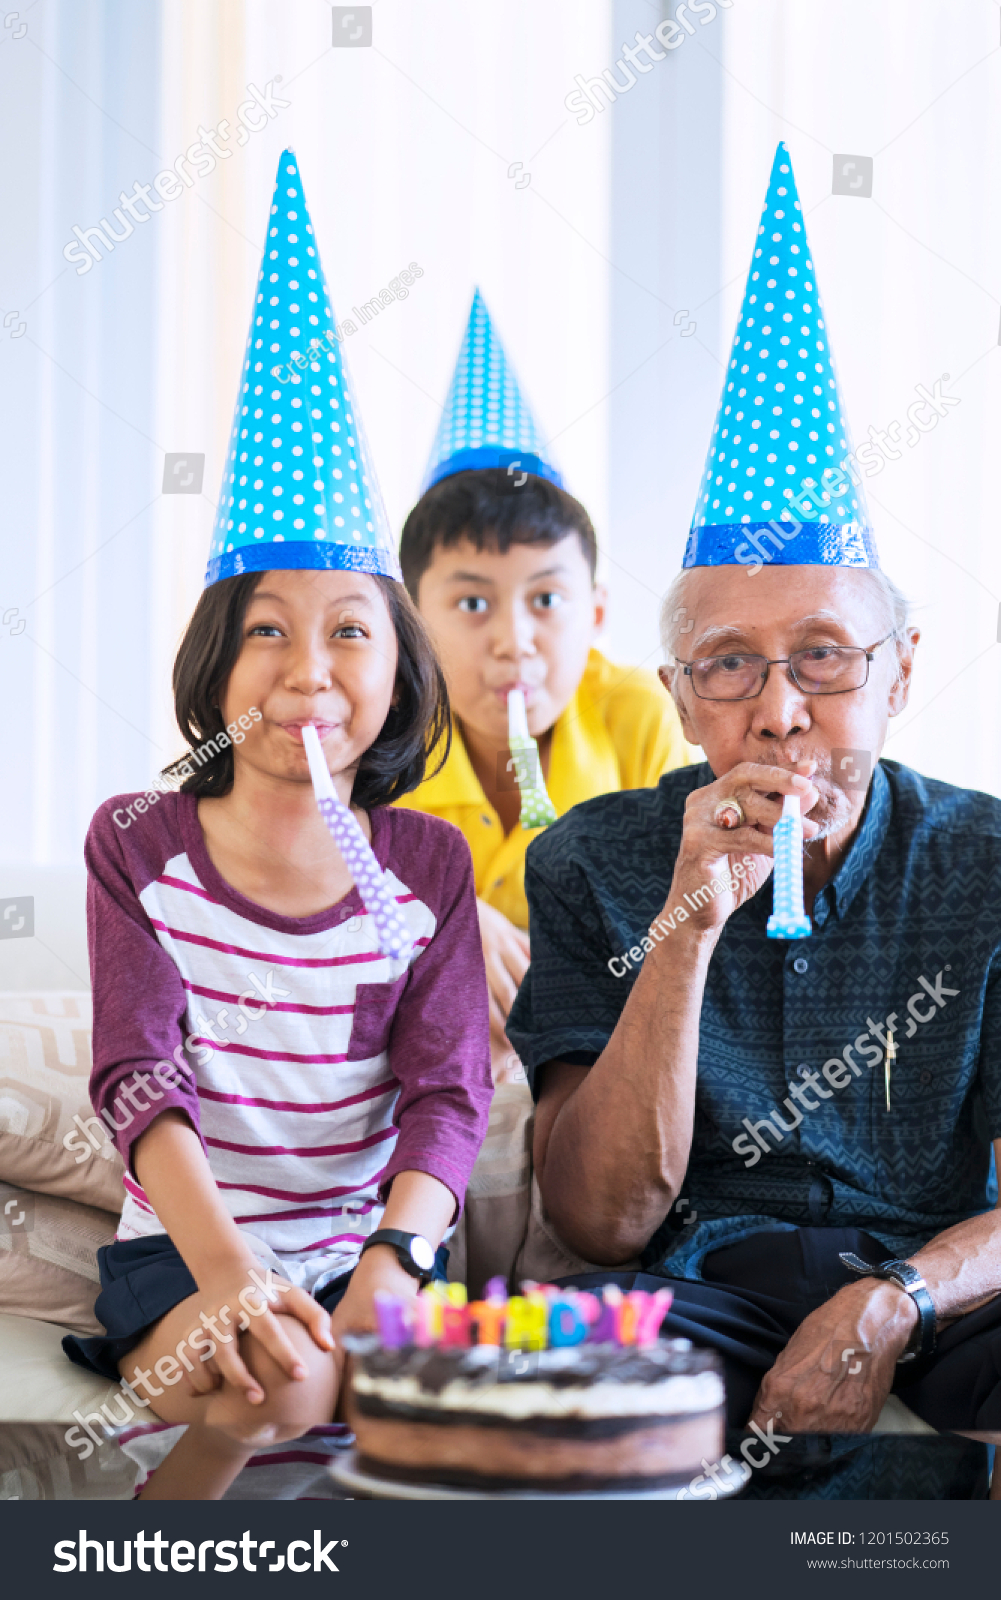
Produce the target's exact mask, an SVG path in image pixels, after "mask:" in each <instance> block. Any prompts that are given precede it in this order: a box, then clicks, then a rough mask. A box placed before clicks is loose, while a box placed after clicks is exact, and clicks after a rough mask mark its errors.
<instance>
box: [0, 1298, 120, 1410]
mask: <svg viewBox="0 0 1001 1600" xmlns="http://www.w3.org/2000/svg"><path fill="white" fill-rule="evenodd" d="M70 1331H71V1330H70V1329H69V1328H59V1327H57V1326H56V1325H55V1323H52V1322H38V1321H36V1320H35V1318H34V1317H9V1316H6V1315H2V1314H0V1434H2V1432H3V1429H4V1428H5V1427H6V1424H7V1423H8V1422H62V1423H65V1424H67V1425H69V1424H71V1423H72V1422H73V1420H74V1417H73V1413H74V1411H81V1412H83V1413H84V1415H86V1414H87V1412H89V1411H96V1410H97V1408H98V1406H100V1405H101V1404H102V1402H107V1401H111V1402H112V1407H111V1411H112V1416H114V1415H116V1408H115V1406H114V1404H113V1401H114V1396H115V1395H116V1394H121V1389H120V1388H119V1386H118V1384H117V1383H109V1382H108V1380H107V1379H106V1378H99V1377H98V1376H97V1374H96V1373H94V1372H86V1371H85V1370H84V1369H83V1367H77V1366H74V1364H73V1362H72V1361H70V1360H69V1358H68V1357H67V1356H66V1355H65V1354H64V1353H63V1348H62V1339H63V1334H65V1333H69V1332H70ZM118 1409H120V1408H118ZM99 1431H100V1430H99Z"/></svg>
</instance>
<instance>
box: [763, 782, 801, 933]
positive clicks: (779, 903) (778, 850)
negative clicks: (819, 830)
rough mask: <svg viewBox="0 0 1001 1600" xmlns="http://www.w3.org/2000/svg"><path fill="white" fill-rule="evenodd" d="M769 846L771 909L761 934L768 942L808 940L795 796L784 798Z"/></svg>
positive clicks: (796, 799)
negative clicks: (772, 853)
mask: <svg viewBox="0 0 1001 1600" xmlns="http://www.w3.org/2000/svg"><path fill="white" fill-rule="evenodd" d="M772 843H773V844H774V847H775V871H774V873H773V875H772V884H773V889H772V897H773V899H772V904H773V907H774V909H773V911H772V914H771V916H770V917H769V918H768V926H767V928H766V930H765V931H766V932H767V934H768V937H769V939H808V938H809V937H810V932H811V928H810V919H809V917H808V916H807V914H806V911H805V910H804V908H803V818H802V815H801V813H800V809H799V796H798V795H795V794H787V795H786V796H785V798H784V800H783V801H782V815H781V817H780V818H779V820H778V822H777V823H776V824H775V828H774V831H773V833H772Z"/></svg>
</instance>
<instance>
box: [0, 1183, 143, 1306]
mask: <svg viewBox="0 0 1001 1600" xmlns="http://www.w3.org/2000/svg"><path fill="white" fill-rule="evenodd" d="M117 1226H118V1218H117V1217H116V1216H115V1214H114V1212H112V1211H97V1210H95V1209H94V1207H93V1206H81V1205H78V1204H77V1202H76V1201H75V1200H58V1199H56V1198H55V1196H54V1195H48V1194H30V1193H29V1192H28V1190H27V1189H15V1188H14V1187H13V1185H11V1184H9V1183H0V1315H3V1314H7V1315H10V1316H16V1317H35V1318H37V1320H38V1321H39V1322H56V1323H58V1324H59V1325H60V1327H62V1328H70V1329H72V1331H73V1332H74V1333H84V1334H90V1333H103V1332H104V1329H103V1328H102V1326H101V1324H100V1322H98V1320H97V1318H96V1317H95V1315H94V1301H95V1300H96V1298H97V1293H98V1288H99V1277H98V1271H97V1251H98V1247H99V1246H100V1245H102V1244H110V1243H111V1241H112V1239H113V1238H114V1237H115V1229H116V1228H117Z"/></svg>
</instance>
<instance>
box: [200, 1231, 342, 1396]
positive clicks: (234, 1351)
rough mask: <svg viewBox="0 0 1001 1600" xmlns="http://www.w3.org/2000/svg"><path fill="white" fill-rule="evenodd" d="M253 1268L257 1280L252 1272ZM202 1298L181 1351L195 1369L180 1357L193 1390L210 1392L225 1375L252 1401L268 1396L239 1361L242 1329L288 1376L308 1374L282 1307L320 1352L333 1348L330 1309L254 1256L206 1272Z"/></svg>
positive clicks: (303, 1376) (201, 1289) (202, 1284)
mask: <svg viewBox="0 0 1001 1600" xmlns="http://www.w3.org/2000/svg"><path fill="white" fill-rule="evenodd" d="M251 1269H253V1271H254V1273H255V1277H256V1278H257V1280H258V1282H257V1283H255V1281H254V1278H252V1277H251V1276H250V1272H251ZM260 1282H263V1283H265V1284H266V1285H267V1286H268V1292H267V1293H266V1292H265V1291H264V1290H263V1289H261V1288H260V1287H259V1283H260ZM198 1298H199V1302H200V1307H199V1322H198V1323H196V1324H195V1325H194V1327H193V1328H192V1330H191V1332H190V1333H189V1335H188V1337H187V1339H185V1340H184V1341H182V1343H181V1345H180V1346H179V1347H178V1360H181V1358H182V1355H183V1356H186V1357H187V1360H188V1361H190V1362H191V1364H192V1368H193V1370H192V1371H191V1372H188V1371H187V1369H186V1364H185V1362H184V1361H183V1360H181V1364H182V1366H185V1377H186V1385H185V1386H186V1387H187V1388H189V1389H190V1390H191V1391H192V1392H193V1393H195V1394H208V1393H209V1392H210V1391H211V1390H212V1389H215V1388H218V1386H219V1384H220V1383H221V1382H222V1380H223V1379H226V1380H227V1382H229V1383H231V1384H232V1385H233V1386H234V1387H235V1388H237V1389H241V1390H243V1392H244V1394H245V1395H246V1398H247V1400H248V1401H249V1402H250V1404H251V1405H260V1404H261V1402H262V1401H263V1400H264V1398H265V1396H264V1390H263V1389H262V1388H261V1386H260V1384H259V1383H258V1381H257V1379H256V1378H254V1377H253V1376H252V1375H251V1373H250V1371H249V1370H248V1368H247V1366H246V1364H245V1362H244V1361H243V1360H242V1359H241V1356H240V1351H239V1337H238V1336H239V1334H240V1333H247V1334H249V1335H250V1337H251V1338H253V1339H257V1340H258V1341H259V1342H260V1344H261V1345H262V1346H263V1348H264V1349H265V1350H266V1351H267V1352H268V1354H269V1355H270V1356H271V1358H272V1359H273V1360H274V1361H275V1362H276V1363H277V1365H278V1366H279V1367H281V1369H282V1371H283V1372H286V1373H287V1374H288V1376H289V1377H290V1378H294V1379H301V1378H305V1377H306V1369H305V1367H304V1366H303V1365H302V1362H301V1361H300V1359H299V1355H298V1353H297V1351H296V1349H295V1347H294V1346H293V1344H292V1342H291V1340H290V1339H289V1338H288V1337H287V1335H286V1334H285V1332H284V1331H283V1329H282V1324H281V1319H280V1318H279V1317H278V1316H277V1315H276V1313H277V1312H279V1311H280V1312H281V1313H282V1315H283V1316H286V1317H295V1318H296V1319H297V1320H298V1321H299V1322H301V1323H302V1324H303V1326H304V1327H305V1328H308V1330H309V1332H310V1334H311V1335H312V1337H313V1340H314V1342H315V1343H316V1344H317V1345H318V1346H319V1348H320V1349H321V1350H330V1351H333V1349H334V1340H333V1337H332V1335H331V1331H330V1316H329V1313H328V1312H326V1311H325V1310H324V1308H323V1307H322V1306H321V1305H320V1304H319V1302H318V1301H316V1300H314V1299H313V1297H312V1295H309V1294H307V1293H306V1291H305V1290H304V1289H296V1288H293V1286H292V1284H290V1283H289V1282H288V1281H287V1280H286V1279H284V1278H281V1277H279V1276H278V1275H277V1274H276V1273H274V1272H268V1271H265V1269H263V1268H262V1267H261V1266H260V1265H259V1264H258V1263H257V1262H256V1261H255V1260H253V1259H251V1260H250V1261H248V1262H246V1263H245V1264H243V1265H237V1264H233V1265H232V1266H228V1267H225V1268H220V1269H219V1270H218V1271H216V1272H213V1273H211V1274H207V1275H203V1279H202V1283H201V1284H200V1286H199V1297H198Z"/></svg>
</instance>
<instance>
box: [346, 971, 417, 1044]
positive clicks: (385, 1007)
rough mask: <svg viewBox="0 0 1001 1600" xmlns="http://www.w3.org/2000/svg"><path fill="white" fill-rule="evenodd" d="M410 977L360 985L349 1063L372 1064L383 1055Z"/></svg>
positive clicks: (406, 973)
mask: <svg viewBox="0 0 1001 1600" xmlns="http://www.w3.org/2000/svg"><path fill="white" fill-rule="evenodd" d="M409 976H410V973H409V971H408V972H404V973H403V974H402V975H401V976H400V977H399V978H396V979H395V980H394V981H393V982H392V983H360V984H359V985H358V988H357V990H356V991H355V1009H354V1017H353V1018H352V1022H351V1037H350V1039H349V1040H348V1053H347V1060H348V1061H368V1060H370V1059H371V1057H373V1056H379V1055H382V1053H383V1051H384V1050H386V1048H387V1047H388V1045H389V1035H390V1033H391V1032H392V1029H393V1023H394V1021H395V1019H396V1008H397V1006H398V1005H399V1003H400V998H401V996H402V994H403V991H404V989H405V987H406V983H407V979H408V978H409Z"/></svg>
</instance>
